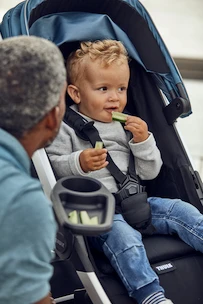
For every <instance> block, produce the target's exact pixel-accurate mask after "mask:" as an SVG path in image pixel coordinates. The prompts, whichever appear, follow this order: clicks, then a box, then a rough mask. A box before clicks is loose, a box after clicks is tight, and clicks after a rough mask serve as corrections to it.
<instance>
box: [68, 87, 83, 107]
mask: <svg viewBox="0 0 203 304" xmlns="http://www.w3.org/2000/svg"><path fill="white" fill-rule="evenodd" d="M67 92H68V95H69V96H70V97H71V98H72V100H73V101H74V102H75V103H76V104H79V103H80V92H79V89H78V88H77V87H76V86H74V85H73V84H70V85H68V87H67Z"/></svg>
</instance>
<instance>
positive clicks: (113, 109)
mask: <svg viewBox="0 0 203 304" xmlns="http://www.w3.org/2000/svg"><path fill="white" fill-rule="evenodd" d="M105 110H106V111H107V112H109V113H112V112H116V111H118V108H117V107H112V108H106V109H105Z"/></svg>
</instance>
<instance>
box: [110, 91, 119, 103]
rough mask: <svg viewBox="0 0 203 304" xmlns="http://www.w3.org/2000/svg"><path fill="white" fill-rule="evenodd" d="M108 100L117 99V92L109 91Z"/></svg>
mask: <svg viewBox="0 0 203 304" xmlns="http://www.w3.org/2000/svg"><path fill="white" fill-rule="evenodd" d="M109 100H110V101H117V100H119V97H118V92H117V91H111V92H110V96H109Z"/></svg>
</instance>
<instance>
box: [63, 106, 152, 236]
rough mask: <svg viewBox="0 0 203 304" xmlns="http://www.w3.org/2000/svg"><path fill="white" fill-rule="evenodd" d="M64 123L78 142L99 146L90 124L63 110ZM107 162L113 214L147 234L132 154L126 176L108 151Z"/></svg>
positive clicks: (144, 198) (145, 206)
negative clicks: (111, 179)
mask: <svg viewBox="0 0 203 304" xmlns="http://www.w3.org/2000/svg"><path fill="white" fill-rule="evenodd" d="M64 122H65V123H66V124H67V125H69V126H70V127H71V128H73V129H74V131H75V133H76V134H77V136H78V137H79V138H81V139H83V140H86V141H89V142H90V143H91V144H92V146H93V147H95V143H96V142H97V141H100V142H102V139H101V137H100V135H99V132H98V130H97V129H96V128H95V126H94V122H93V121H90V122H88V121H87V120H86V119H85V118H83V117H82V116H81V115H80V114H78V113H76V112H75V111H74V110H72V109H71V108H68V109H67V110H66V114H65V116H64ZM103 145H104V144H103ZM107 161H108V162H109V164H108V165H107V169H108V170H109V171H110V173H111V175H112V176H113V177H114V179H115V181H116V183H117V186H118V189H119V190H118V191H117V192H116V193H114V196H115V199H116V212H117V213H122V215H123V217H124V219H125V220H126V221H127V222H128V223H129V224H130V225H131V226H132V227H133V228H135V229H137V230H140V232H142V233H143V234H149V233H151V232H152V231H153V229H152V230H151V229H150V224H151V210H150V205H149V203H148V202H147V193H146V192H145V187H144V186H142V185H141V184H140V181H139V177H138V176H137V174H136V171H135V164H134V156H133V154H132V152H131V151H130V157H129V164H128V172H127V174H126V175H125V174H124V173H123V172H122V171H121V170H120V169H119V168H118V167H117V166H116V164H115V163H114V161H113V159H112V158H111V156H110V154H109V153H108V151H107ZM146 229H147V230H146Z"/></svg>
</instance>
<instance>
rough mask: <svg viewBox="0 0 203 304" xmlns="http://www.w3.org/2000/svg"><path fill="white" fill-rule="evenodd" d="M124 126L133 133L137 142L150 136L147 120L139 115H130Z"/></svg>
mask: <svg viewBox="0 0 203 304" xmlns="http://www.w3.org/2000/svg"><path fill="white" fill-rule="evenodd" d="M124 128H125V130H128V131H130V132H131V133H132V135H133V140H134V142H135V143H139V142H142V141H145V140H146V139H147V138H148V137H149V133H148V126H147V124H146V122H145V121H144V120H142V119H141V118H139V117H137V116H128V117H127V120H126V122H125V126H124Z"/></svg>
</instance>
